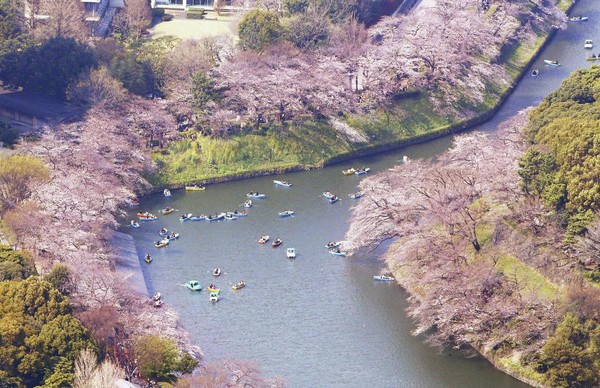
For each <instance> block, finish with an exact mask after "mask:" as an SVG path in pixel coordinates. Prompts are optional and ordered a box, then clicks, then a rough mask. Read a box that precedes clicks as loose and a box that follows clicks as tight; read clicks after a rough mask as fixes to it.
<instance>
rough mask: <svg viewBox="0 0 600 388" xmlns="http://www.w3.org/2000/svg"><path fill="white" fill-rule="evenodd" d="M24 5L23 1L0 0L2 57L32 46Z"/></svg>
mask: <svg viewBox="0 0 600 388" xmlns="http://www.w3.org/2000/svg"><path fill="white" fill-rule="evenodd" d="M23 6H24V4H23V3H22V2H21V1H13V0H0V57H2V56H3V55H5V54H7V53H11V52H16V51H19V50H23V49H25V48H26V47H28V46H29V45H31V43H32V41H31V37H30V36H29V34H28V33H27V27H26V26H25V15H24V12H23Z"/></svg>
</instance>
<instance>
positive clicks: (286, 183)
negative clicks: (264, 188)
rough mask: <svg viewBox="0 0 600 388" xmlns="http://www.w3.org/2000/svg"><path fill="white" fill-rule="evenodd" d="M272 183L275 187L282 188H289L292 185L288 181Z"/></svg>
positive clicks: (276, 180)
mask: <svg viewBox="0 0 600 388" xmlns="http://www.w3.org/2000/svg"><path fill="white" fill-rule="evenodd" d="M273 183H275V184H276V185H277V186H282V187H291V186H292V184H291V183H290V182H288V181H282V180H279V179H274V180H273Z"/></svg>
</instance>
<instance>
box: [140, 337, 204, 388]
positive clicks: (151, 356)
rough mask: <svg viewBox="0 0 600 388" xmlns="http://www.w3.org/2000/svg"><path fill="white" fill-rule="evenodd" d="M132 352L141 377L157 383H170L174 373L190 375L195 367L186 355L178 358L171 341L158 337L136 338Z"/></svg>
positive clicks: (190, 358)
mask: <svg viewBox="0 0 600 388" xmlns="http://www.w3.org/2000/svg"><path fill="white" fill-rule="evenodd" d="M134 352H135V355H136V358H137V360H138V365H139V368H140V373H141V374H142V376H143V377H144V378H149V379H153V380H157V381H172V380H174V373H175V372H179V373H191V371H192V370H194V368H195V367H196V365H197V362H196V363H195V362H194V361H195V360H194V359H193V357H191V356H190V355H188V354H184V355H183V356H182V357H179V350H178V349H177V346H175V342H173V340H171V339H168V338H165V337H161V336H158V335H146V336H143V337H140V338H138V340H137V341H136V342H135V344H134Z"/></svg>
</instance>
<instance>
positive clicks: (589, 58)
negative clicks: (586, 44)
mask: <svg viewBox="0 0 600 388" xmlns="http://www.w3.org/2000/svg"><path fill="white" fill-rule="evenodd" d="M585 59H586V61H595V60H596V59H600V55H592V56H591V57H587V58H585Z"/></svg>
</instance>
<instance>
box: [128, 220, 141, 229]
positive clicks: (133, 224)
mask: <svg viewBox="0 0 600 388" xmlns="http://www.w3.org/2000/svg"><path fill="white" fill-rule="evenodd" d="M130 225H131V227H132V228H139V227H140V224H139V223H138V222H137V221H136V220H131V223H130Z"/></svg>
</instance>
